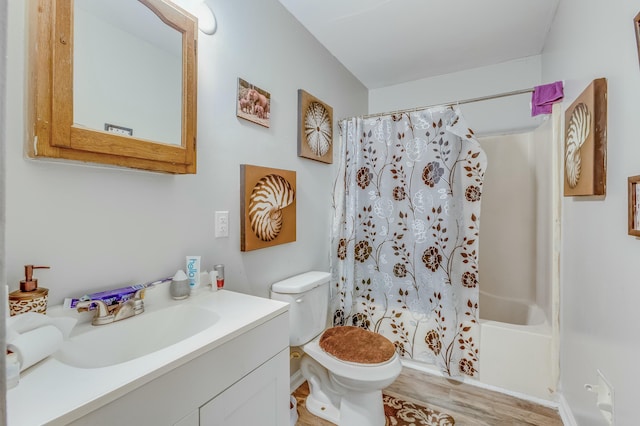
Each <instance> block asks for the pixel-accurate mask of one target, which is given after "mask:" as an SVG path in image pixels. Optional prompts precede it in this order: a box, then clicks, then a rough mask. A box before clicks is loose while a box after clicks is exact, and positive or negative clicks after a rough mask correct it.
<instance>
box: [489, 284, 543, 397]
mask: <svg viewBox="0 0 640 426" xmlns="http://www.w3.org/2000/svg"><path fill="white" fill-rule="evenodd" d="M551 351H552V334H551V326H550V325H549V321H548V320H547V319H546V318H545V315H544V312H543V311H542V309H540V308H539V307H538V306H536V305H535V304H533V303H527V302H525V301H520V300H513V299H507V298H502V297H498V296H493V295H491V294H487V293H484V292H480V369H479V371H480V382H482V383H485V384H488V385H493V386H498V387H500V388H504V389H507V390H510V391H513V392H519V393H524V394H527V395H531V396H535V397H537V398H542V399H546V400H550V399H552V394H553V392H554V391H555V379H554V378H553V372H554V371H555V369H554V366H553V365H552V362H553V361H552V360H553V357H552V352H551Z"/></svg>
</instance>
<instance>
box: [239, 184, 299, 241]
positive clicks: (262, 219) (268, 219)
mask: <svg viewBox="0 0 640 426" xmlns="http://www.w3.org/2000/svg"><path fill="white" fill-rule="evenodd" d="M294 200H295V190H294V188H293V187H292V186H291V184H290V183H289V182H288V181H287V180H286V179H285V178H283V177H282V176H280V175H277V174H269V175H266V176H264V177H263V178H261V179H260V180H259V181H258V183H256V185H255V186H254V187H253V190H252V191H251V195H250V197H249V222H250V224H251V229H252V230H253V232H254V233H255V235H256V236H257V237H258V238H259V239H261V240H262V241H273V240H274V239H275V238H276V237H277V236H278V235H279V234H280V231H281V230H282V220H283V216H282V209H284V208H285V207H287V206H289V205H291V204H292V203H293V201H294Z"/></svg>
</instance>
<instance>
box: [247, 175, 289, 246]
mask: <svg viewBox="0 0 640 426" xmlns="http://www.w3.org/2000/svg"><path fill="white" fill-rule="evenodd" d="M240 215H241V216H240V250H242V251H250V250H257V249H261V248H265V247H271V246H275V245H278V244H284V243H290V242H293V241H295V240H296V172H295V171H291V170H280V169H272V168H269V167H261V166H252V165H249V164H241V165H240Z"/></svg>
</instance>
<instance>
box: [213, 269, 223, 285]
mask: <svg viewBox="0 0 640 426" xmlns="http://www.w3.org/2000/svg"><path fill="white" fill-rule="evenodd" d="M213 270H214V271H216V273H217V276H216V287H217V289H218V290H221V289H222V288H224V265H215V266H214V267H213Z"/></svg>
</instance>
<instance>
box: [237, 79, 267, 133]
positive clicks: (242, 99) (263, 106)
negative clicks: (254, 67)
mask: <svg viewBox="0 0 640 426" xmlns="http://www.w3.org/2000/svg"><path fill="white" fill-rule="evenodd" d="M236 116H238V117H240V118H244V119H245V120H248V121H251V122H253V123H256V124H259V125H261V126H264V127H269V125H270V122H271V119H270V117H271V94H270V93H269V92H267V91H266V90H262V89H261V88H259V87H258V86H255V85H253V84H251V83H249V82H247V81H245V80H243V79H241V78H238V97H237V99H236Z"/></svg>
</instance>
